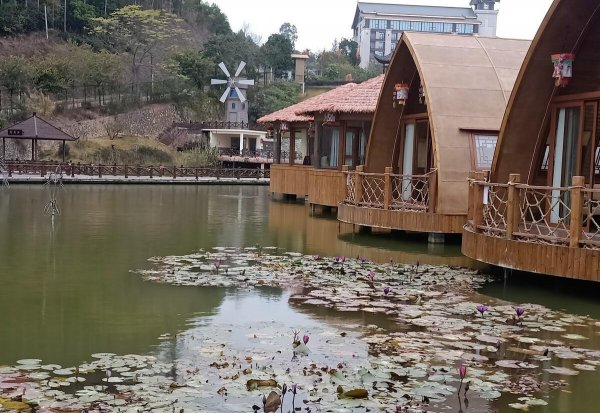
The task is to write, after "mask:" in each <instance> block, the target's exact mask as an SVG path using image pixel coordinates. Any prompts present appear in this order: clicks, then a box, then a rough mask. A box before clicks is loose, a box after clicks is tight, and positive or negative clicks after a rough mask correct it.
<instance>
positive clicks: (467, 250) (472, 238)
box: [462, 229, 600, 281]
mask: <svg viewBox="0 0 600 413" xmlns="http://www.w3.org/2000/svg"><path fill="white" fill-rule="evenodd" d="M462 252H463V254H465V255H466V256H467V257H469V258H473V259H475V260H478V261H481V262H484V263H487V264H493V265H498V266H500V267H504V268H510V269H515V270H520V271H527V272H532V273H538V274H547V275H554V276H557V277H564V278H572V279H580V280H586V281H600V251H594V250H588V249H584V248H569V247H564V246H559V245H546V244H534V243H529V242H522V241H514V240H507V239H505V238H495V237H489V236H486V235H484V234H476V233H474V232H472V231H470V230H466V229H465V230H463V237H462Z"/></svg>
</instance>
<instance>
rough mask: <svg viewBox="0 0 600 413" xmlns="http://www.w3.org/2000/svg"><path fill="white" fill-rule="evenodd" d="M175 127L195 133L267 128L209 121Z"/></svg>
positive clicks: (179, 123)
mask: <svg viewBox="0 0 600 413" xmlns="http://www.w3.org/2000/svg"><path fill="white" fill-rule="evenodd" d="M173 127H176V128H185V129H189V130H193V131H202V130H205V129H245V130H248V129H251V130H259V131H264V130H265V126H264V125H259V124H255V123H248V122H244V121H242V122H227V121H207V122H194V121H191V120H190V121H189V122H173Z"/></svg>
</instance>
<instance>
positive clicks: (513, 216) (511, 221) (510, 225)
mask: <svg viewBox="0 0 600 413" xmlns="http://www.w3.org/2000/svg"><path fill="white" fill-rule="evenodd" d="M520 183H521V175H520V174H510V175H509V177H508V201H507V202H508V204H507V206H506V238H507V239H512V238H513V233H514V232H515V231H516V230H518V229H519V222H520V221H521V210H520V207H519V205H520V203H521V200H520V197H519V190H518V189H517V185H518V184H520Z"/></svg>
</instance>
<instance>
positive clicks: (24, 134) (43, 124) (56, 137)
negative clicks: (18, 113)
mask: <svg viewBox="0 0 600 413" xmlns="http://www.w3.org/2000/svg"><path fill="white" fill-rule="evenodd" d="M0 138H10V139H39V140H48V141H76V140H77V139H78V138H75V137H74V136H71V135H69V134H68V133H66V132H64V131H62V130H60V129H58V128H57V127H56V126H54V125H52V124H50V123H49V122H48V121H46V120H44V119H42V118H40V117H39V116H37V115H36V114H35V113H34V114H33V116H31V117H30V118H27V119H25V120H24V121H22V122H19V123H16V124H14V125H12V126H9V127H8V128H5V129H2V130H0Z"/></svg>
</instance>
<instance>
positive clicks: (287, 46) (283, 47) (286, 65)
mask: <svg viewBox="0 0 600 413" xmlns="http://www.w3.org/2000/svg"><path fill="white" fill-rule="evenodd" d="M261 52H262V55H263V58H264V60H265V62H266V63H267V65H268V66H270V67H272V68H273V71H274V72H275V76H276V77H278V78H281V77H283V75H284V73H285V72H286V71H288V70H292V69H293V67H294V63H293V61H292V57H291V55H292V53H293V52H294V48H293V47H292V43H291V42H290V40H289V39H288V38H287V37H285V36H284V35H282V34H272V35H270V36H269V39H268V40H267V42H266V43H265V44H264V45H263V46H262V47H261Z"/></svg>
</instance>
